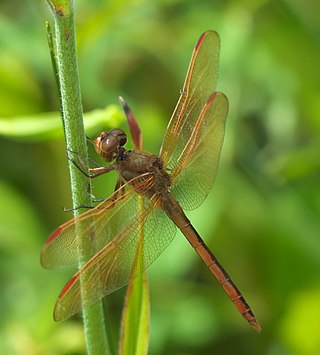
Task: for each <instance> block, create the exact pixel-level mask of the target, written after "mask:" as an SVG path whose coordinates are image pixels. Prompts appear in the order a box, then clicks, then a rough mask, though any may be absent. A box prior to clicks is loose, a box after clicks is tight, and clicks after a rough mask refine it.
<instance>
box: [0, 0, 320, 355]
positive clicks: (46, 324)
mask: <svg viewBox="0 0 320 355" xmlns="http://www.w3.org/2000/svg"><path fill="white" fill-rule="evenodd" d="M319 14H320V2H318V1H316V0H313V1H308V2H306V1H302V0H292V1H290V0H282V1H266V0H261V1H259V0H255V1H253V0H245V1H242V2H238V1H236V0H230V1H212V0H211V1H210V0H208V1H204V0H203V1H202V0H200V1H191V0H185V1H182V0H171V1H169V0H158V1H144V0H139V1H138V0H137V1H105V0H95V1H93V0H91V1H85V0H82V1H76V22H77V43H78V55H79V67H80V77H81V88H82V95H83V104H84V110H85V111H86V112H91V111H92V110H94V109H97V108H104V107H106V106H107V105H118V100H117V96H118V95H122V96H124V97H125V98H126V100H127V101H128V102H129V104H130V106H131V107H132V109H133V110H134V113H135V115H136V117H137V118H138V120H139V123H140V125H141V127H142V130H143V133H144V147H145V149H146V150H148V151H151V152H154V153H156V152H158V150H159V147H160V144H161V139H162V136H163V133H164V130H165V127H166V124H167V122H168V120H169V118H170V115H171V112H172V111H173V108H174V106H175V103H176V101H177V99H178V96H179V90H180V89H181V88H182V84H183V79H184V75H185V73H186V69H187V65H188V62H189V59H190V56H191V53H192V49H193V46H194V45H195V43H196V41H197V39H198V37H199V36H200V34H201V33H202V32H204V31H205V30H207V29H214V30H216V31H217V32H219V34H220V37H221V56H220V79H219V83H218V88H219V90H220V91H222V92H224V93H226V95H227V96H228V98H229V101H230V113H229V117H228V122H227V129H226V137H225V143H224V147H223V152H222V160H221V164H220V169H219V173H218V177H217V180H216V184H215V187H214V189H213V191H212V192H211V193H210V195H209V197H208V199H207V200H206V202H205V203H204V204H203V205H202V206H201V207H200V208H198V209H197V210H196V211H194V212H191V213H189V214H188V216H189V218H190V219H191V220H192V222H193V224H194V226H195V227H196V229H197V230H198V231H199V233H200V234H201V235H202V237H203V238H204V239H205V241H206V242H207V243H208V245H209V246H210V248H212V250H213V251H214V253H215V254H216V255H217V257H218V258H219V260H220V261H221V262H222V264H223V265H224V266H225V268H226V269H227V271H228V272H229V273H230V274H231V275H232V277H233V279H234V281H235V282H236V284H237V285H238V286H239V288H240V289H241V290H242V292H243V294H244V296H245V297H246V298H247V300H248V302H249V303H250V305H251V306H252V308H253V310H254V312H255V314H256V316H257V318H258V320H259V322H260V323H261V325H262V328H263V331H262V333H261V334H259V335H257V334H255V332H254V331H253V330H252V329H251V328H250V327H249V326H248V324H247V323H246V322H245V321H244V320H243V319H242V317H241V316H240V315H239V314H238V313H237V311H236V310H235V308H234V307H233V305H232V304H231V302H230V301H229V300H228V299H227V297H226V296H225V294H224V292H223V291H222V290H221V288H220V287H219V286H218V285H217V283H216V281H215V280H214V279H213V278H212V276H211V275H210V273H209V272H208V270H207V269H206V268H205V266H204V265H203V264H202V263H201V261H200V260H199V258H198V257H197V255H196V254H195V252H194V251H193V250H192V248H190V247H189V245H188V243H187V242H186V241H185V240H184V238H183V237H182V235H181V234H180V233H179V234H178V235H177V237H176V238H175V240H174V242H173V243H172V245H171V246H170V247H169V248H168V249H167V250H166V251H165V252H164V254H163V255H162V256H161V257H160V258H159V259H158V260H157V262H155V263H154V264H153V265H152V266H151V268H150V270H149V280H150V290H151V344H150V354H155V355H158V354H270V355H280V354H281V355H282V354H308V355H309V354H310V355H311V354H320V278H319V271H320V251H319V250H320V241H319V236H320V233H319V230H320V218H319V212H320V183H319V181H320V180H319V178H320V170H319V165H320V164H319V159H320V154H319V153H320V140H319V133H320V132H319V131H320V119H319V115H320V90H319V88H320V84H319V83H320V70H319V63H320V16H319ZM46 19H49V20H50V21H51V20H52V16H51V13H50V12H49V11H48V9H47V7H46V5H45V4H44V1H40V0H38V1H31V0H29V1H24V2H21V1H17V0H1V2H0V118H1V120H0V151H1V154H0V167H1V175H0V198H1V203H0V280H1V287H0V305H1V311H0V344H1V348H0V353H1V354H32V355H33V354H84V339H83V333H82V324H81V321H80V317H75V318H74V319H72V320H69V321H67V322H64V323H60V324H57V323H54V321H53V319H52V310H53V305H54V302H55V299H56V297H57V295H58V293H59V292H60V290H61V288H62V287H63V285H64V283H65V282H66V281H67V280H68V279H69V277H71V275H72V272H73V271H74V269H70V270H68V269H66V270H58V271H48V270H43V269H41V267H40V264H39V254H40V250H41V247H42V244H43V243H44V241H45V239H46V238H47V236H48V235H49V233H50V232H51V231H53V230H54V228H56V227H57V226H58V225H59V224H61V223H62V222H64V221H65V220H67V219H69V218H70V217H71V215H70V213H65V212H63V207H70V206H71V201H70V186H69V177H68V170H67V162H66V156H65V146H64V139H63V136H62V129H61V123H60V117H59V114H58V113H57V114H56V115H55V117H56V118H55V119H52V118H51V117H52V114H51V116H50V115H48V114H47V113H48V112H53V111H58V97H57V94H56V87H55V80H54V76H53V73H52V69H51V63H50V56H49V51H48V46H47V42H46V31H45V26H44V21H45V20H46ZM53 115H54V114H53ZM17 119H19V120H17ZM122 122H124V121H122ZM115 123H116V124H119V123H118V122H117V121H116V122H111V123H110V122H106V123H103V122H101V123H100V124H96V126H95V127H93V128H91V131H90V132H89V133H90V135H92V136H93V137H94V135H95V134H97V133H98V132H99V131H101V130H103V129H108V128H109V125H110V124H115ZM51 125H53V126H55V127H56V126H58V127H60V128H57V129H56V131H55V133H53V131H52V130H51ZM121 125H122V127H126V126H125V124H124V123H122V124H121ZM32 127H37V128H39V129H40V133H39V134H37V135H32V134H30V132H34V128H32ZM41 127H43V130H41ZM114 181H115V177H114V174H113V176H106V177H101V178H100V179H98V180H97V181H94V193H95V195H96V197H97V198H102V197H106V196H107V195H108V194H109V193H111V192H112V190H113V184H114ZM124 292H125V290H121V291H119V292H116V293H115V294H113V295H111V296H110V297H108V298H107V299H106V302H105V303H106V308H107V314H108V324H109V326H110V327H111V329H112V331H113V334H114V344H115V346H116V345H117V341H118V336H119V319H120V314H121V306H122V303H123V297H124Z"/></svg>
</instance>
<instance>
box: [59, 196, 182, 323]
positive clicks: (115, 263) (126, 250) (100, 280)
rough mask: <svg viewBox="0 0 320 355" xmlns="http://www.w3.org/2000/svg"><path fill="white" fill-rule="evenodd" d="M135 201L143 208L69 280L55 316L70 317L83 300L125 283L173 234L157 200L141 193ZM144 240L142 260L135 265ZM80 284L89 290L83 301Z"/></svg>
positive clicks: (90, 301) (89, 301)
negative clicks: (146, 197)
mask: <svg viewBox="0 0 320 355" xmlns="http://www.w3.org/2000/svg"><path fill="white" fill-rule="evenodd" d="M133 201H134V202H135V204H136V208H139V210H140V212H139V213H138V214H136V215H135V216H134V218H132V219H131V220H130V221H129V223H127V224H126V226H125V227H123V228H122V229H121V230H120V231H119V233H118V234H117V235H115V236H114V239H113V240H112V241H110V243H109V244H108V245H106V246H105V247H104V248H102V249H101V250H100V251H99V252H98V253H97V254H96V255H95V256H93V257H92V258H91V259H90V260H89V261H88V262H87V263H86V264H85V265H84V266H83V267H81V268H80V269H79V271H78V272H77V273H76V274H75V275H74V276H73V277H72V278H71V280H70V281H69V282H68V283H67V285H66V286H65V287H64V289H63V290H62V292H61V294H60V296H59V298H58V300H57V302H56V306H55V311H54V318H55V320H58V321H60V320H64V319H67V318H69V317H70V316H71V315H73V314H75V313H77V312H79V311H80V310H81V307H82V305H83V304H84V305H90V304H93V303H95V302H96V301H98V300H99V299H100V298H102V297H104V296H106V295H107V294H110V293H112V292H114V291H115V290H117V289H119V288H121V287H123V286H125V285H126V284H127V283H128V282H129V280H130V277H136V276H138V275H139V274H141V273H142V272H143V270H145V269H146V268H147V267H148V266H149V265H150V264H151V263H152V262H153V261H154V260H155V259H156V258H157V257H158V256H159V255H160V254H161V253H162V252H163V250H164V249H165V248H166V247H167V246H168V245H169V243H170V242H171V241H172V239H173V238H174V235H175V231H176V228H175V225H174V224H173V222H172V221H171V219H169V218H168V217H167V216H166V215H165V214H164V212H163V211H162V210H161V209H160V208H158V207H157V206H156V205H157V201H152V200H151V201H150V200H147V199H145V198H144V197H141V196H138V195H136V198H134V200H132V202H133ZM141 242H142V250H143V252H142V255H143V263H142V265H140V267H139V268H135V262H136V258H137V250H138V247H139V246H140V244H139V243H141ZM80 284H82V287H84V288H85V290H86V291H85V292H86V298H84V299H83V301H82V297H81V287H80Z"/></svg>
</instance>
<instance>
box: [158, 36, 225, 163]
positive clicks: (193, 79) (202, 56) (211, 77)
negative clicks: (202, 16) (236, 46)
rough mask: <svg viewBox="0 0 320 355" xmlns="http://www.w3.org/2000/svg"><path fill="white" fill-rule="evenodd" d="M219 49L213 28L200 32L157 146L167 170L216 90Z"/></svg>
mask: <svg viewBox="0 0 320 355" xmlns="http://www.w3.org/2000/svg"><path fill="white" fill-rule="evenodd" d="M219 50H220V39H219V35H218V34H217V33H216V32H214V31H207V32H205V33H203V34H202V36H201V37H200V38H199V40H198V43H197V44H196V46H195V48H194V50H193V53H192V57H191V60H190V64H189V68H188V72H187V76H186V79H185V82H184V85H183V89H182V92H181V95H180V98H179V101H178V103H177V105H176V108H175V110H174V112H173V114H172V117H171V119H170V122H169V124H168V127H167V130H166V133H165V136H164V138H163V142H162V146H161V149H160V156H161V158H162V160H163V162H164V164H165V166H166V167H167V168H168V169H170V170H172V169H173V168H174V166H175V164H176V161H177V159H178V158H179V156H180V155H181V153H182V151H183V149H184V146H185V144H186V142H187V141H188V140H189V138H190V134H191V133H192V131H193V127H194V125H195V123H196V121H197V119H198V117H199V114H200V112H201V110H202V108H203V106H204V105H205V103H206V101H207V100H208V98H209V96H210V95H211V94H212V93H213V92H214V91H215V88H216V84H217V79H218V60H219Z"/></svg>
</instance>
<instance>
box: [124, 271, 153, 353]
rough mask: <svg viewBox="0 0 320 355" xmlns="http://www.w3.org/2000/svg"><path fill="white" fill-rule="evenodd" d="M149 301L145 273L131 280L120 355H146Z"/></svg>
mask: <svg viewBox="0 0 320 355" xmlns="http://www.w3.org/2000/svg"><path fill="white" fill-rule="evenodd" d="M149 325H150V300H149V287H148V279H147V273H146V272H144V273H143V274H142V275H141V276H139V277H136V278H134V279H133V280H131V282H130V284H129V286H128V290H127V296H126V302H125V305H124V308H123V314H122V322H121V338H120V351H119V354H121V355H143V354H147V353H148V347H149Z"/></svg>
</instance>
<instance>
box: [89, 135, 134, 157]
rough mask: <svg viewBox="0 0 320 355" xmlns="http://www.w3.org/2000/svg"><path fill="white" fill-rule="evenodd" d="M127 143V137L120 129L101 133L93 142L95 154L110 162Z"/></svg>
mask: <svg viewBox="0 0 320 355" xmlns="http://www.w3.org/2000/svg"><path fill="white" fill-rule="evenodd" d="M126 143H127V136H126V134H125V133H124V131H123V130H122V129H120V128H114V129H112V130H111V131H109V132H101V133H100V134H99V135H98V137H97V138H96V139H95V141H94V145H95V148H96V152H97V153H98V154H99V155H100V156H101V157H102V158H103V159H104V160H105V161H112V160H113V159H114V158H115V157H116V154H117V152H118V150H119V148H120V147H123V146H124V145H125V144H126Z"/></svg>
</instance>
